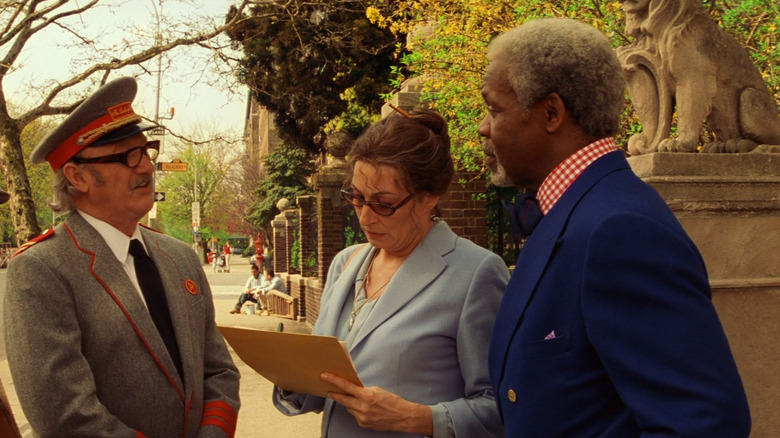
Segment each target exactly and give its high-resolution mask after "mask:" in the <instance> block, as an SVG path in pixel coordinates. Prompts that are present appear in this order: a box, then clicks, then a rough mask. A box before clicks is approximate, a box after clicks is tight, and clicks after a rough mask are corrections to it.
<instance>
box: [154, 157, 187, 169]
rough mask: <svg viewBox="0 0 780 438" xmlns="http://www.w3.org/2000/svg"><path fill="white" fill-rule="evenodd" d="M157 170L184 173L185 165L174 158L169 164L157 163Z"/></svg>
mask: <svg viewBox="0 0 780 438" xmlns="http://www.w3.org/2000/svg"><path fill="white" fill-rule="evenodd" d="M157 170H162V171H170V172H186V171H187V163H182V162H181V160H180V159H178V158H176V159H174V160H173V161H171V162H170V163H157Z"/></svg>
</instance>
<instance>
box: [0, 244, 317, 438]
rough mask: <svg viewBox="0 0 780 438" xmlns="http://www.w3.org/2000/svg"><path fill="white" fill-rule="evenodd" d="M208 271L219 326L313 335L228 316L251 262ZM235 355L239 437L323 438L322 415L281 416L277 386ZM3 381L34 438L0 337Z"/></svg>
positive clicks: (261, 319)
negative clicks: (238, 375) (227, 270)
mask: <svg viewBox="0 0 780 438" xmlns="http://www.w3.org/2000/svg"><path fill="white" fill-rule="evenodd" d="M205 270H206V276H207V277H208V280H209V284H210V285H211V288H212V291H213V293H214V307H215V309H216V320H217V324H218V325H228V326H242V327H253V328H259V329H263V330H277V328H278V326H279V323H282V324H284V331H285V332H294V333H309V332H310V331H311V330H310V328H309V326H308V325H306V324H305V323H302V322H298V321H292V320H290V319H286V318H278V317H274V316H256V315H240V314H239V315H232V314H230V313H228V312H229V311H230V309H232V308H233V306H234V305H235V302H236V299H237V298H238V294H239V293H240V292H241V290H242V289H243V287H244V284H245V283H246V280H247V278H249V275H250V273H249V259H245V258H240V257H238V256H236V255H234V256H233V257H232V259H231V269H230V271H231V272H230V273H225V272H217V273H214V272H212V268H211V266H206V267H205ZM5 273H6V270H5V269H0V323H2V297H3V296H4V294H5ZM0 327H2V324H0ZM231 354H232V355H233V360H234V361H235V362H236V365H237V366H238V369H239V371H240V372H241V389H240V396H241V411H240V413H239V416H238V427H237V429H236V438H317V437H319V436H320V434H319V431H320V418H321V416H320V415H319V414H306V415H301V416H299V417H286V416H284V415H282V414H281V413H279V412H278V411H277V410H276V408H274V407H273V403H272V402H271V389H272V387H273V385H271V383H270V382H269V381H268V380H266V379H265V378H263V377H262V376H260V375H259V374H257V373H255V372H254V371H253V370H252V369H251V368H249V367H248V366H247V365H246V364H244V363H243V362H242V361H241V360H240V359H239V358H238V356H236V355H235V354H234V353H233V351H232V350H231ZM269 354H273V352H269ZM0 379H2V382H3V385H4V386H5V391H6V393H7V395H8V398H9V401H10V404H11V409H12V410H13V412H14V415H15V416H16V420H17V423H18V424H19V428H20V429H21V431H22V435H23V436H24V438H31V437H32V431H31V430H30V426H29V424H27V420H26V419H25V418H24V414H23V412H22V410H21V407H20V406H19V401H18V399H17V397H16V392H15V390H14V386H13V382H12V381H11V375H10V373H9V371H8V362H7V360H6V357H5V345H4V343H3V341H2V337H0Z"/></svg>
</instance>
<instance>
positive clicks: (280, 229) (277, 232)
mask: <svg viewBox="0 0 780 438" xmlns="http://www.w3.org/2000/svg"><path fill="white" fill-rule="evenodd" d="M271 227H273V229H274V272H287V233H286V232H285V229H284V213H280V214H277V215H276V217H274V220H272V221H271Z"/></svg>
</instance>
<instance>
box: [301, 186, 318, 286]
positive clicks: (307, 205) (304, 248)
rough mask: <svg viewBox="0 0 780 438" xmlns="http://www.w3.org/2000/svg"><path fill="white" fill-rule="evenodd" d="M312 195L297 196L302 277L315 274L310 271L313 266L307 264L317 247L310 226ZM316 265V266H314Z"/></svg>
mask: <svg viewBox="0 0 780 438" xmlns="http://www.w3.org/2000/svg"><path fill="white" fill-rule="evenodd" d="M315 199H316V198H315V197H314V196H298V198H297V203H298V209H299V211H300V221H298V236H300V239H301V247H300V248H301V273H302V274H303V276H304V277H309V276H312V275H316V273H315V272H312V269H313V268H314V267H310V266H309V260H310V259H312V258H313V257H316V256H317V254H316V251H317V248H316V247H315V243H316V241H317V236H315V235H314V230H313V229H312V226H311V216H312V214H314V201H315ZM315 267H316V266H315Z"/></svg>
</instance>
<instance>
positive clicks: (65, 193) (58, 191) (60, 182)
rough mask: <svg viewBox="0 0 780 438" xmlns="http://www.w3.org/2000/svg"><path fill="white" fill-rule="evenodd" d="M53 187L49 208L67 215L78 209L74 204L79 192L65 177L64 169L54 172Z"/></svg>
mask: <svg viewBox="0 0 780 438" xmlns="http://www.w3.org/2000/svg"><path fill="white" fill-rule="evenodd" d="M51 187H52V191H53V193H52V199H51V202H49V206H50V207H51V209H52V210H54V211H55V212H56V213H66V212H69V211H73V210H75V209H76V206H75V205H74V204H73V196H74V195H76V194H77V193H78V190H76V188H75V187H73V184H71V183H70V181H68V178H66V177H65V172H63V171H62V168H60V169H58V170H57V171H56V172H54V178H53V179H52V183H51Z"/></svg>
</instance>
